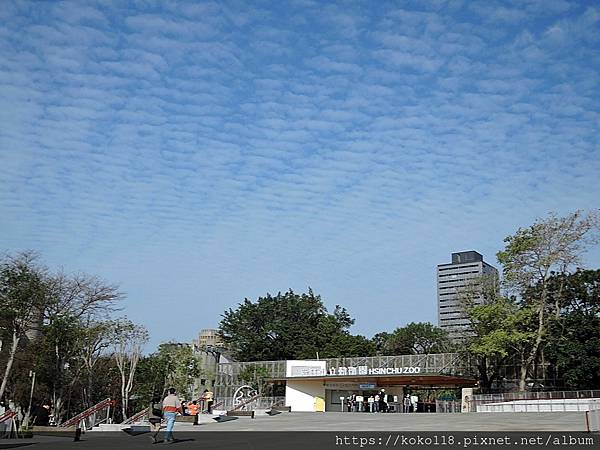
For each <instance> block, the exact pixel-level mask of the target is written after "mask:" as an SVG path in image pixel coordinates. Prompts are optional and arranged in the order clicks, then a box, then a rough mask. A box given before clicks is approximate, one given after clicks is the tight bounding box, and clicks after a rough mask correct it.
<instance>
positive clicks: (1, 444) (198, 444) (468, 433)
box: [0, 412, 600, 450]
mask: <svg viewBox="0 0 600 450" xmlns="http://www.w3.org/2000/svg"><path fill="white" fill-rule="evenodd" d="M204 419H206V420H208V419H209V418H208V417H205V418H204ZM583 431H585V414H584V413H582V412H572V413H570V412H568V413H556V412H555V413H468V414H465V413H457V414H419V413H416V414H361V413H336V412H329V413H281V414H278V415H276V416H257V417H256V418H255V419H251V418H248V417H239V418H236V419H235V420H230V421H226V422H222V423H218V422H216V421H214V420H212V421H207V422H204V420H203V423H201V424H200V425H198V426H193V425H191V424H186V423H177V424H176V425H175V431H174V432H175V437H176V438H177V439H178V440H179V441H178V442H176V443H174V444H167V443H165V442H163V438H164V435H163V433H161V434H160V435H159V443H157V444H153V443H152V440H151V435H150V433H148V432H144V430H143V429H142V430H140V431H139V432H135V433H131V432H130V433H126V432H122V431H121V432H87V433H84V434H83V435H82V436H81V441H79V442H74V441H73V439H71V438H65V437H54V436H34V437H33V438H29V439H11V440H6V439H4V440H0V450H3V449H9V448H29V449H32V450H54V449H78V450H96V449H108V450H117V449H127V450H134V449H142V448H160V447H173V448H177V449H179V448H181V449H184V448H185V449H214V450H228V449H232V450H240V449H244V450H246V449H252V450H270V449H286V450H300V449H302V450H319V449H339V448H340V447H342V446H343V447H351V448H381V447H390V446H393V447H404V448H416V447H418V448H420V449H427V448H435V449H437V450H441V449H442V448H443V449H444V450H446V449H448V450H450V449H453V448H467V447H466V446H465V445H464V444H465V443H467V442H469V443H470V447H469V448H479V449H483V448H485V449H486V450H490V449H492V448H505V447H506V446H501V447H496V446H490V445H479V446H474V445H473V442H475V443H479V444H481V440H482V439H484V438H485V440H484V441H483V442H484V443H487V442H488V441H487V439H488V438H490V439H491V437H490V436H492V437H494V436H495V437H499V436H500V438H501V436H504V435H507V436H511V438H510V439H511V442H513V445H511V448H513V449H517V448H528V449H531V448H535V447H536V445H526V446H525V447H522V446H519V445H516V444H518V443H519V442H520V440H521V439H523V436H529V437H526V438H525V439H531V442H532V443H533V442H538V441H540V442H541V441H543V442H546V445H545V447H548V446H550V447H552V445H548V443H550V440H551V438H552V439H555V438H556V437H559V436H563V437H564V436H569V437H570V438H571V439H575V438H576V439H580V438H581V436H588V437H589V436H593V439H595V441H594V444H593V445H592V446H589V445H584V446H582V447H581V448H600V435H597V434H596V435H590V434H589V433H582V432H583ZM489 432H493V433H492V434H489ZM524 433H526V434H524ZM407 436H408V437H411V436H412V437H413V439H416V438H415V436H420V437H421V438H423V437H425V439H430V441H429V442H430V443H431V442H432V441H431V439H432V438H435V439H436V444H435V445H430V446H427V445H418V441H414V442H415V443H416V444H417V445H410V446H405V445H401V444H402V442H403V440H402V439H403V438H406V437H407ZM573 436H574V437H573ZM401 437H402V438H401ZM495 437H494V439H495ZM352 438H354V441H352ZM344 439H345V441H344ZM348 439H350V440H348ZM368 439H370V440H371V441H372V445H371V444H369V443H368V442H371V441H368ZM478 439H479V441H478ZM565 439H566V437H565ZM450 440H452V442H450ZM352 442H355V443H354V444H352ZM494 442H495V441H494ZM527 442H529V441H527ZM563 443H564V441H563ZM363 444H364V445H363ZM392 444H394V445H392ZM396 444H397V445H396ZM459 444H460V445H459ZM540 446H543V445H540ZM554 448H564V447H563V446H562V445H561V446H554ZM569 448H572V449H576V448H580V447H579V446H578V445H571V446H569Z"/></svg>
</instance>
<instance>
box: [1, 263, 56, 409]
mask: <svg viewBox="0 0 600 450" xmlns="http://www.w3.org/2000/svg"><path fill="white" fill-rule="evenodd" d="M36 259H37V256H36V255H35V254H33V253H30V252H24V253H20V254H17V255H16V256H8V257H6V259H5V260H4V261H2V262H1V263H0V303H1V304H2V308H0V325H1V327H2V330H0V331H1V332H2V336H0V339H1V340H0V349H1V348H2V342H3V341H4V339H5V338H6V337H8V338H9V339H10V341H11V345H10V348H9V350H8V356H7V362H6V368H5V369H4V374H3V377H2V384H1V385H0V398H2V397H3V396H4V392H5V390H6V386H7V383H8V379H9V376H10V372H11V369H12V365H13V362H14V359H15V355H16V353H17V349H18V347H19V344H20V343H21V342H22V340H23V338H24V337H25V336H26V334H27V333H28V332H30V331H37V328H38V327H39V326H40V325H41V317H42V314H43V311H44V308H45V307H46V304H47V300H48V295H47V294H48V289H47V284H46V272H45V269H44V268H41V267H40V266H38V265H37V264H36Z"/></svg>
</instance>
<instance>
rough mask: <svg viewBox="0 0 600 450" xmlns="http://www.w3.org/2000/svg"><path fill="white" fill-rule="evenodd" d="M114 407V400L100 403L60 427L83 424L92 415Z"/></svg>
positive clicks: (105, 400)
mask: <svg viewBox="0 0 600 450" xmlns="http://www.w3.org/2000/svg"><path fill="white" fill-rule="evenodd" d="M113 405H114V401H113V400H111V399H110V398H107V399H104V400H102V401H101V402H100V403H97V404H95V405H94V406H92V407H91V408H88V409H86V410H85V411H83V412H81V413H79V414H77V415H76V416H75V417H72V418H70V419H69V420H67V421H65V422H63V423H61V424H60V425H59V427H70V426H73V425H78V424H79V422H81V421H82V420H85V419H87V418H88V417H90V416H91V415H92V414H94V413H97V412H98V411H101V410H103V409H105V408H108V407H110V406H113Z"/></svg>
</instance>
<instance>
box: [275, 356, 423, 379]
mask: <svg viewBox="0 0 600 450" xmlns="http://www.w3.org/2000/svg"><path fill="white" fill-rule="evenodd" d="M287 363H288V364H287V370H286V373H287V376H288V377H327V376H347V375H358V376H361V375H413V374H418V373H421V367H418V366H405V367H372V368H369V367H368V366H341V367H330V368H329V369H328V368H327V366H326V362H325V361H306V360H305V361H287Z"/></svg>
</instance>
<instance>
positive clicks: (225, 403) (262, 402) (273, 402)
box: [218, 397, 285, 411]
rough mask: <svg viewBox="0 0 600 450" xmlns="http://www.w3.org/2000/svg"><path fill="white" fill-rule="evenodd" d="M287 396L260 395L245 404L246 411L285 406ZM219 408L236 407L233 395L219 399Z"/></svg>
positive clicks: (228, 408) (230, 408)
mask: <svg viewBox="0 0 600 450" xmlns="http://www.w3.org/2000/svg"><path fill="white" fill-rule="evenodd" d="M221 402H222V403H221ZM284 404H285V397H259V398H257V399H256V400H253V401H251V402H250V403H248V404H247V405H245V406H244V408H243V410H244V411H254V410H257V409H271V408H272V407H273V406H284ZM218 409H219V410H226V411H229V410H232V409H234V404H233V397H223V398H220V399H219V405H218Z"/></svg>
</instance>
